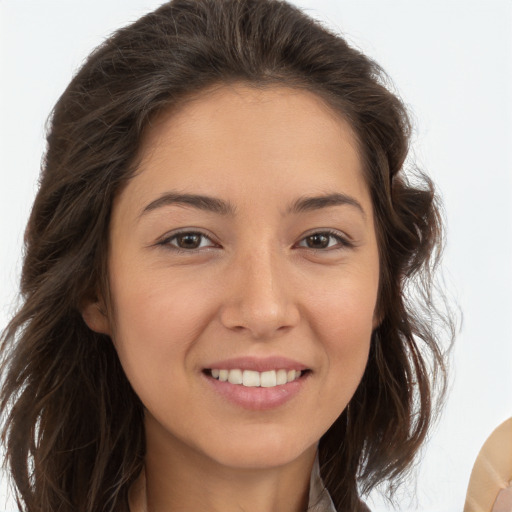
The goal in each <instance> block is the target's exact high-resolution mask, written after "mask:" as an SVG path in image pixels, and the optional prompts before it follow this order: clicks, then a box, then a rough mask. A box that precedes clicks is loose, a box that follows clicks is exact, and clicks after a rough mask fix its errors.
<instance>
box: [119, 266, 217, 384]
mask: <svg viewBox="0 0 512 512" xmlns="http://www.w3.org/2000/svg"><path fill="white" fill-rule="evenodd" d="M120 270H121V269H118V272H114V273H113V275H112V276H111V288H112V297H113V310H114V311H113V313H114V328H113V340H114V344H115V346H116V350H117V352H118V355H119V358H120V360H121V363H122V365H123V368H124V370H125V373H126V375H127V376H128V379H129V380H130V381H131V382H132V385H133V386H134V388H136V389H138V388H140V387H144V386H146V385H147V383H153V385H156V386H163V385H164V384H165V383H166V379H167V378H168V375H169V371H171V370H172V369H173V368H174V369H177V368H178V367H180V368H183V366H184V365H187V364H188V363H189V359H188V358H187V356H188V354H189V352H190V350H191V349H192V348H193V346H194V344H195V342H196V340H197V338H198V337H199V335H200V333H201V332H202V331H203V329H204V326H205V324H206V323H207V322H208V319H209V317H210V316H211V315H210V314H209V311H210V309H211V307H210V301H209V300H208V297H207V295H205V294H204V293H201V290H200V289H196V288H194V287H193V286H190V283H188V286H186V285H185V284H184V283H180V281H179V279H176V277H175V278H174V279H173V281H172V283H171V282H170V280H168V279H166V277H165V274H163V273H161V272H159V273H158V276H157V275H156V274H157V273H155V277H152V275H151V273H150V272H141V273H138V274H135V273H133V272H132V273H127V272H123V273H122V274H121V272H120ZM121 277H122V278H121Z"/></svg>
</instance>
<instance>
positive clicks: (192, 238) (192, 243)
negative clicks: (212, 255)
mask: <svg viewBox="0 0 512 512" xmlns="http://www.w3.org/2000/svg"><path fill="white" fill-rule="evenodd" d="M202 237H203V235H200V234H199V233H185V234H183V235H177V236H176V245H177V246H178V247H179V248H180V249H197V248H198V247H199V246H200V245H201V239H202Z"/></svg>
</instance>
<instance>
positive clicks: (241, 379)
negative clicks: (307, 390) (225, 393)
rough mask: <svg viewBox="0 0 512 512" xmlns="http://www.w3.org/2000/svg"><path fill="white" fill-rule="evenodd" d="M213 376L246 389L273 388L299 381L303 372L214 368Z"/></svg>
mask: <svg viewBox="0 0 512 512" xmlns="http://www.w3.org/2000/svg"><path fill="white" fill-rule="evenodd" d="M210 372H211V376H212V377H213V378H214V379H218V380H220V381H221V382H229V383H230V384H241V385H242V386H246V387H262V388H273V387H275V386H282V385H283V384H286V383H288V382H293V381H294V380H297V379H298V378H299V377H300V376H301V374H302V372H301V371H300V370H288V371H287V370H270V371H267V372H257V371H254V370H239V369H234V370H221V369H219V368H214V369H212V370H210Z"/></svg>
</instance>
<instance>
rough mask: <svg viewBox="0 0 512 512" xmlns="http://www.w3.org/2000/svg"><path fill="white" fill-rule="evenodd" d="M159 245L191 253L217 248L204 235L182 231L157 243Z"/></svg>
mask: <svg viewBox="0 0 512 512" xmlns="http://www.w3.org/2000/svg"><path fill="white" fill-rule="evenodd" d="M159 244H160V245H165V246H171V248H173V249H177V250H182V251H193V250H197V249H205V248H207V247H216V246H217V244H216V243H215V242H213V241H212V240H211V239H210V238H209V237H207V236H206V235H205V234H204V233H201V232H198V231H182V232H181V233H176V234H174V235H172V236H170V237H167V238H165V239H164V240H162V241H161V242H159Z"/></svg>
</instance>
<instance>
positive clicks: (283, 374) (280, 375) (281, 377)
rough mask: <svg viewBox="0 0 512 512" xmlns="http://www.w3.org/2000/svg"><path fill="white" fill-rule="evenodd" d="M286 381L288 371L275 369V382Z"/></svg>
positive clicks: (279, 383)
mask: <svg viewBox="0 0 512 512" xmlns="http://www.w3.org/2000/svg"><path fill="white" fill-rule="evenodd" d="M287 382H288V372H287V371H286V370H277V372H276V384H277V385H278V386H280V385H281V384H286V383H287Z"/></svg>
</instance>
